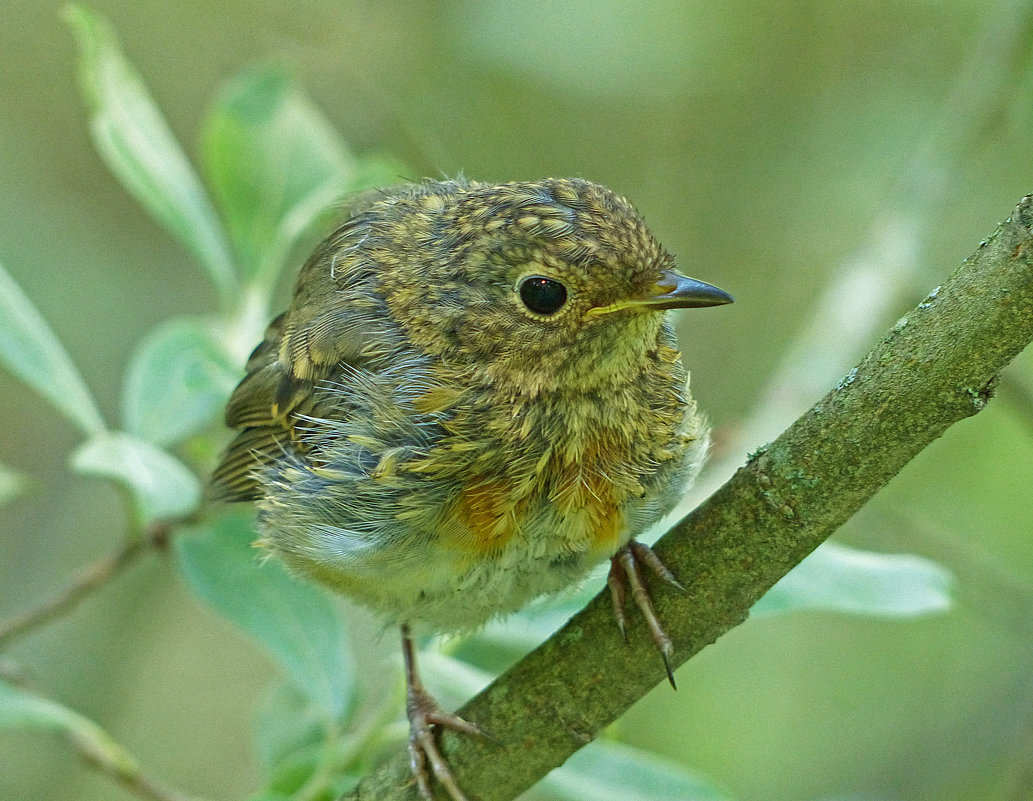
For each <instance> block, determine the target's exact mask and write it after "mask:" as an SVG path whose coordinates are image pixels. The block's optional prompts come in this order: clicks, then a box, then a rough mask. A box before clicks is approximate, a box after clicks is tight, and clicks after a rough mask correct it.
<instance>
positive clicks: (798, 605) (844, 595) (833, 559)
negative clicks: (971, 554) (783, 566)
mask: <svg viewBox="0 0 1033 801" xmlns="http://www.w3.org/2000/svg"><path fill="white" fill-rule="evenodd" d="M952 603H953V577H952V576H951V574H950V573H949V572H948V571H947V569H946V568H945V567H943V566H942V565H939V564H937V563H936V562H933V561H931V560H929V559H925V558H923V557H921V556H915V555H912V554H880V553H871V552H869V551H859V550H855V549H853V548H847V547H846V546H844V545H839V544H838V543H832V542H826V543H825V544H823V545H822V546H821V547H819V548H818V549H817V550H815V551H814V553H812V554H811V555H810V556H808V557H807V558H806V559H804V560H803V562H801V563H800V564H799V565H798V566H797V567H796V568H795V569H793V570H792V571H791V572H790V573H788V574H787V575H786V576H785V577H784V578H783V579H782V580H781V581H779V582H778V583H777V584H776V585H775V586H774V587H772V588H771V589H770V590H769V591H768V593H767V594H766V595H765V596H764V597H763V598H761V599H760V600H759V601H757V603H756V604H754V606H753V609H752V610H751V614H752V615H753V616H759V615H771V614H777V613H781V612H796V611H800V610H803V609H823V610H829V611H834V612H842V613H846V614H852V615H868V616H877V617H891V618H892V617H899V618H913V617H919V616H922V615H931V614H938V613H941V612H945V611H946V610H948V609H949V608H950V607H951V605H952Z"/></svg>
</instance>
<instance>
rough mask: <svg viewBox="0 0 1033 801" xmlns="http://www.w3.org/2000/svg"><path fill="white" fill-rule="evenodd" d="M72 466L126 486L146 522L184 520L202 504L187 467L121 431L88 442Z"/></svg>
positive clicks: (199, 490)
mask: <svg viewBox="0 0 1033 801" xmlns="http://www.w3.org/2000/svg"><path fill="white" fill-rule="evenodd" d="M72 467H73V468H74V469H75V470H77V471H78V472H80V473H85V474H87V475H95V476H103V477H105V478H110V479H112V480H114V481H117V482H119V483H121V484H123V485H125V486H126V487H127V488H128V489H129V491H130V493H131V494H132V496H133V499H134V501H135V502H136V505H137V510H138V512H139V514H140V517H141V518H142V519H143V520H145V521H150V520H159V519H163V518H174V517H180V516H182V515H185V514H187V513H189V512H192V511H194V510H195V509H196V508H197V507H198V505H199V504H200V502H201V483H200V482H199V481H198V479H197V476H195V475H194V474H193V473H192V472H190V470H189V469H188V468H187V467H186V465H184V464H183V463H182V462H181V461H179V460H178V459H176V458H175V457H174V456H172V455H171V454H169V453H167V452H165V451H163V450H161V448H158V447H157V446H155V445H152V444H151V443H149V442H146V441H145V440H142V439H139V438H138V437H134V436H132V435H131V434H126V433H124V432H121V431H112V432H103V433H100V434H97V435H96V436H93V437H91V438H90V439H88V440H87V441H86V442H85V443H83V445H81V446H80V447H79V448H78V449H76V451H75V452H74V453H73V454H72Z"/></svg>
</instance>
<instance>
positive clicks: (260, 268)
mask: <svg viewBox="0 0 1033 801" xmlns="http://www.w3.org/2000/svg"><path fill="white" fill-rule="evenodd" d="M203 153H204V163H205V168H206V171H207V174H208V178H209V181H210V183H211V186H212V189H213V192H214V194H215V198H216V200H217V202H218V203H219V206H220V208H221V209H222V213H223V216H224V218H225V220H226V224H227V226H228V228H229V231H230V236H231V239H232V241H233V245H234V248H235V250H236V253H237V258H238V260H239V261H240V263H241V265H242V267H243V269H244V271H245V273H246V274H247V276H248V277H249V279H250V280H251V281H253V282H256V283H257V284H259V285H261V286H263V287H267V288H270V287H271V285H272V284H273V282H274V281H275V279H276V277H277V275H278V274H279V272H280V270H281V269H282V268H283V265H284V262H285V260H286V258H287V256H288V254H289V253H290V250H291V248H292V247H293V246H294V245H295V244H296V243H297V241H298V238H299V237H300V236H302V235H303V234H304V233H305V232H306V231H307V230H308V229H309V227H310V226H311V225H312V224H313V222H315V221H316V220H317V218H319V216H320V215H322V214H323V213H324V212H326V210H327V208H328V207H329V206H330V205H331V204H333V203H335V202H336V201H338V200H339V199H340V198H341V197H342V195H343V194H344V193H346V192H348V191H349V189H350V188H351V183H352V180H353V175H354V172H355V169H356V168H355V164H354V160H353V159H352V157H351V155H350V154H349V152H348V150H347V148H346V147H345V144H344V142H343V141H342V140H341V139H340V137H339V136H338V135H337V133H336V132H335V131H334V129H333V128H332V126H331V125H330V123H329V122H328V121H327V120H326V118H325V117H324V116H323V114H322V112H320V111H319V109H318V108H316V106H315V105H313V104H312V102H311V101H310V100H309V99H308V98H307V97H306V96H305V95H304V94H303V93H302V92H301V90H300V89H299V88H298V87H297V86H296V85H295V84H294V82H293V81H292V80H291V79H290V78H289V77H288V76H287V75H286V74H285V73H283V72H282V71H281V70H278V69H275V68H257V69H253V70H249V71H246V72H244V73H242V74H241V75H239V76H237V77H236V78H235V79H234V80H233V81H231V82H230V83H229V84H228V85H227V86H226V88H225V89H224V90H223V91H222V93H221V94H220V95H219V97H218V99H217V100H216V103H215V105H214V107H213V108H212V111H211V113H210V114H209V116H208V119H207V122H206V124H205V128H204V137H203Z"/></svg>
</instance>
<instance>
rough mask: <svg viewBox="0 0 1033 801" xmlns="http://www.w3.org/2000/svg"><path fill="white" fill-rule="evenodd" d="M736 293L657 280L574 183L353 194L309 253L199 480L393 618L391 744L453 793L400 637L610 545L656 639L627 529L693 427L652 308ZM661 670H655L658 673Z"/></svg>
mask: <svg viewBox="0 0 1033 801" xmlns="http://www.w3.org/2000/svg"><path fill="white" fill-rule="evenodd" d="M731 301H732V298H731V297H730V296H729V295H728V294H726V293H725V292H723V291H722V290H720V289H717V288H716V287H714V286H711V285H709V284H705V283H702V282H700V281H696V280H694V279H691V278H686V277H684V276H682V275H679V274H678V273H676V272H674V260H673V258H672V257H671V255H670V254H669V253H668V252H667V251H665V250H664V249H663V248H662V247H661V246H660V245H659V244H658V242H657V241H656V240H655V239H654V238H653V236H652V234H651V233H650V232H649V230H648V229H647V228H646V225H645V223H644V222H643V220H642V218H641V217H640V216H639V215H638V214H637V213H636V212H635V210H634V209H633V208H632V207H631V205H630V204H629V203H628V202H627V201H626V200H624V199H623V198H622V197H619V196H618V195H616V194H614V193H613V192H611V191H610V190H608V189H606V188H605V187H602V186H600V185H598V184H594V183H591V182H589V181H584V180H580V179H546V180H542V181H534V182H519V183H506V184H499V185H489V184H483V183H476V182H468V181H465V180H455V181H440V182H439V181H425V182H422V183H416V184H408V185H405V186H402V187H398V188H395V189H391V190H385V191H384V192H382V193H380V194H377V195H373V196H367V198H366V200H365V201H364V202H363V204H362V205H360V206H359V207H358V208H357V209H355V210H354V211H353V213H352V216H351V217H350V218H349V219H348V220H347V221H346V222H344V223H343V224H342V225H341V226H340V227H338V228H337V229H336V230H334V231H333V232H332V233H331V234H330V235H329V236H327V237H326V239H325V240H323V242H322V243H321V244H320V245H319V246H318V247H317V249H316V250H315V252H314V253H313V254H312V256H311V257H310V258H309V259H308V261H307V262H306V263H305V265H304V267H303V268H302V270H301V272H300V275H299V276H298V280H297V284H296V286H295V289H294V296H293V299H292V301H291V303H290V307H289V308H288V310H287V311H286V312H285V313H283V314H281V315H280V316H279V317H277V318H276V319H275V320H274V321H273V322H272V324H271V325H270V326H269V329H268V331H267V332H266V335H265V339H264V341H263V342H262V343H261V344H260V345H259V346H258V347H257V348H256V349H255V351H254V352H253V353H252V355H251V357H250V359H249V360H248V363H247V374H246V376H245V377H244V379H243V380H242V381H241V382H240V385H239V386H238V387H237V388H236V390H235V391H234V393H233V395H232V397H231V398H230V401H229V405H228V407H227V411H226V421H227V423H228V425H229V426H230V427H232V428H236V429H239V433H238V434H237V436H236V439H234V440H233V442H232V443H231V444H230V446H229V448H228V449H227V451H226V453H225V454H224V456H223V458H222V461H221V463H220V464H219V466H218V468H217V469H216V471H215V473H214V475H213V477H212V481H211V494H212V496H213V497H214V498H216V499H221V500H230V501H245V500H251V501H255V502H256V504H257V508H258V528H259V531H260V532H261V540H260V542H261V544H262V545H263V546H264V547H266V548H267V549H269V551H271V552H272V553H274V554H275V555H276V556H278V557H279V558H281V559H282V560H283V561H284V562H285V563H286V565H287V566H288V567H289V568H290V569H291V570H293V571H294V572H296V573H298V574H301V575H304V576H308V577H311V578H314V579H316V580H318V581H320V582H322V583H324V584H326V585H329V586H330V587H332V588H333V589H335V590H337V591H339V592H342V593H344V594H345V595H347V596H349V597H351V598H353V599H355V600H357V601H359V602H361V603H364V604H366V605H367V606H369V607H370V608H372V609H373V610H375V611H377V612H379V613H380V614H381V615H382V616H384V618H385V619H386V620H387V621H389V622H392V623H396V624H398V625H399V626H400V627H401V631H402V644H403V654H404V658H405V665H406V678H407V687H408V695H407V701H408V703H407V711H408V715H409V720H410V728H411V734H410V745H409V752H410V758H411V762H412V768H413V773H414V776H415V778H416V781H417V783H418V785H419V788H420V791H421V793H422V794H423V795H424V796H425V797H426V798H428V799H429V798H431V788H430V779H429V776H428V772H427V770H426V762H427V761H428V760H429V762H430V766H431V771H432V772H433V774H434V776H435V777H436V778H437V779H438V780H439V781H440V782H441V783H442V785H443V786H444V787H445V788H446V789H447V791H448V792H449V793H450V794H451V796H452V797H453V798H454V799H456V801H463V799H464V796H463V793H462V791H461V790H460V788H459V787H458V785H457V783H456V782H455V780H454V778H453V776H452V774H451V771H450V769H449V767H448V764H447V762H446V761H445V760H444V758H443V757H442V755H441V754H440V752H439V750H438V748H437V745H436V743H435V740H434V738H433V734H432V730H431V725H432V724H439V725H444V726H446V727H450V728H454V729H457V730H459V731H463V732H468V733H478V732H479V729H478V728H477V727H476V726H475V725H473V724H471V723H468V722H467V721H464V720H462V719H461V718H459V717H457V716H455V715H450V714H447V713H445V712H444V711H443V710H441V708H440V707H439V706H438V705H437V704H436V703H435V702H434V700H433V699H432V698H431V696H430V695H429V694H428V693H427V691H426V690H425V689H424V688H423V685H422V683H421V682H420V679H419V675H418V673H417V670H416V663H415V658H414V652H413V646H412V641H411V637H410V632H411V631H412V630H416V631H428V632H460V631H466V630H471V629H475V628H477V627H478V626H480V625H481V624H483V623H484V622H486V621H487V620H489V619H490V618H492V617H494V616H497V615H504V614H506V613H509V612H513V611H515V610H517V609H519V608H521V607H522V606H524V605H525V604H526V603H528V602H529V601H531V600H532V599H534V598H536V597H538V596H540V595H543V594H547V593H553V592H557V591H560V590H563V589H566V588H568V587H570V586H571V585H572V584H575V583H576V582H578V581H579V580H580V579H582V578H583V577H584V576H585V575H586V574H587V572H588V571H589V570H590V569H591V568H592V567H593V566H594V565H596V564H598V563H600V562H602V561H603V560H605V559H611V571H610V578H609V582H608V583H609V585H610V589H611V592H612V593H613V598H614V608H615V612H616V615H617V620H618V623H619V625H620V627H621V629H622V630H623V627H624V623H625V618H624V612H623V608H624V603H623V602H624V595H625V590H626V588H630V589H631V590H632V593H633V597H634V599H635V601H636V603H637V604H638V606H639V607H640V609H641V610H642V612H643V614H644V616H645V618H646V621H647V623H648V625H649V627H650V630H651V632H652V634H653V638H654V640H655V641H656V642H657V645H658V646H659V647H660V649H661V653H662V654H663V656H664V662H665V665H668V668H667V669H668V675H670V667H669V664H668V656H669V654H670V649H671V643H670V640H669V639H668V638H667V636H666V634H665V633H664V631H663V628H662V627H661V626H660V624H659V622H658V621H657V619H656V616H655V615H654V613H653V610H652V606H651V603H650V601H649V596H648V594H647V593H646V592H644V585H643V582H642V579H641V576H640V568H641V567H642V566H645V567H647V568H649V569H650V570H651V571H653V572H655V573H657V574H658V575H659V576H660V577H661V578H664V579H667V580H669V581H672V582H673V580H674V579H673V577H672V576H671V574H670V573H669V572H668V571H667V570H666V568H664V567H663V565H662V564H661V563H660V562H659V560H658V559H657V558H656V557H655V555H654V554H653V552H652V551H651V550H650V549H649V548H648V547H647V546H645V545H642V544H641V543H637V542H636V541H635V540H634V539H633V537H634V535H635V534H636V532H639V531H641V530H642V529H644V528H646V527H647V526H649V525H650V524H651V523H653V522H655V521H656V520H657V519H658V518H659V517H661V516H662V515H664V514H665V513H666V512H668V511H669V510H670V509H671V508H672V507H673V506H674V505H675V503H676V502H677V500H678V499H679V498H680V497H681V496H682V494H683V493H684V492H685V490H686V488H687V487H688V485H689V484H690V483H691V482H692V480H693V479H694V478H695V476H696V474H697V472H698V471H699V468H700V466H701V464H702V461H703V458H704V456H705V452H706V448H707V442H708V437H707V429H706V425H705V423H704V421H703V418H702V417H701V416H700V414H699V413H698V412H697V410H696V406H695V403H694V402H693V400H692V399H691V396H690V395H689V389H688V377H687V374H686V371H685V369H684V367H683V366H682V363H681V360H680V355H679V353H678V350H677V347H676V342H675V336H674V332H673V330H672V327H671V325H670V322H669V321H668V320H667V315H666V314H665V313H664V311H665V310H667V309H680V308H693V307H700V306H715V305H720V304H724V303H730V302H731ZM672 683H673V679H672Z"/></svg>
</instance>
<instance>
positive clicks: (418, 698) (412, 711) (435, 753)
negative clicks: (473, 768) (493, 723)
mask: <svg viewBox="0 0 1033 801" xmlns="http://www.w3.org/2000/svg"><path fill="white" fill-rule="evenodd" d="M402 653H403V655H404V657H405V687H406V692H405V712H406V715H407V716H408V718H409V766H410V768H411V769H412V775H413V778H414V779H415V780H416V786H417V787H418V788H419V791H420V795H421V796H423V798H424V799H426V801H433V799H434V793H433V792H432V791H431V787H430V773H433V774H434V778H435V779H437V780H438V781H439V782H440V783H441V786H442V787H444V788H445V790H446V791H447V792H448V794H449V796H451V798H452V801H467V797H466V795H464V794H463V791H462V790H461V789H460V788H459V784H458V783H457V782H456V780H455V777H454V776H453V775H452V769H451V768H450V767H449V764H448V760H446V759H445V757H444V756H443V755H442V753H441V750H440V749H439V748H438V744H437V741H436V740H435V739H434V730H433V729H432V728H431V726H434V725H437V726H443V727H445V728H447V729H452V730H453V731H458V732H462V733H463V734H474V735H479V736H481V735H483V734H484V732H483V731H481V729H480V727H479V726H477V725H476V724H473V723H470V722H469V721H467V720H463V718H461V717H459V716H458V715H453V714H451V713H449V712H445V711H444V710H443V709H442V708H441V707H440V706H439V705H438V702H437V701H435V700H434V698H433V697H432V696H431V695H430V693H428V692H427V691H426V690H425V689H424V687H423V683H422V682H421V681H420V676H419V672H418V671H417V669H416V654H415V649H414V647H413V642H412V639H411V637H410V636H409V627H408V626H402ZM427 763H430V772H428V771H427Z"/></svg>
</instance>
